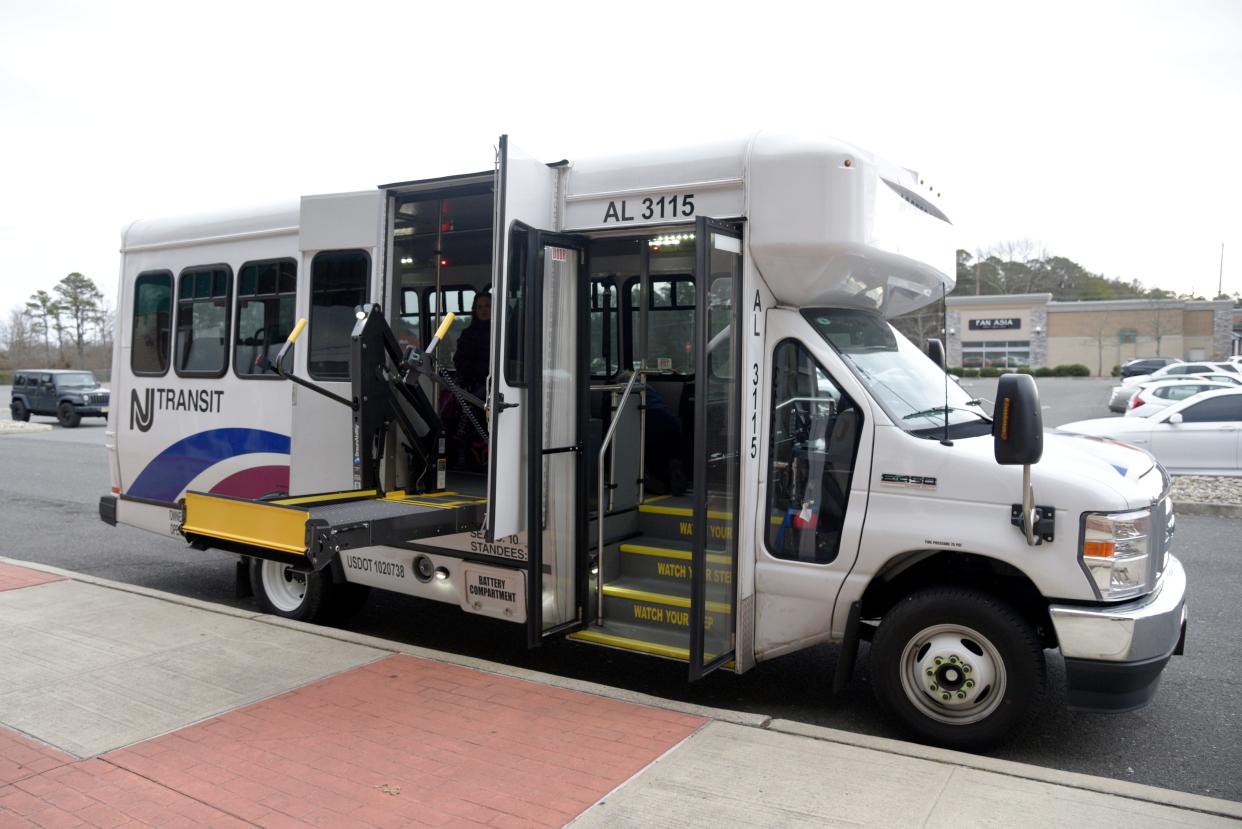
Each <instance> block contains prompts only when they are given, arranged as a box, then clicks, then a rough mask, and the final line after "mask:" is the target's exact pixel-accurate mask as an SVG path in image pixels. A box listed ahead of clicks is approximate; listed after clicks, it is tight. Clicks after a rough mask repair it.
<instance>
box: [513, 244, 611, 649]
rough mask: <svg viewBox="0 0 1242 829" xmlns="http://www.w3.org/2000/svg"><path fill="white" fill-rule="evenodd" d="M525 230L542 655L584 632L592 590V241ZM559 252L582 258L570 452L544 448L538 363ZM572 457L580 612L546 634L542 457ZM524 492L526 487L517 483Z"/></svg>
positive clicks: (529, 539)
mask: <svg viewBox="0 0 1242 829" xmlns="http://www.w3.org/2000/svg"><path fill="white" fill-rule="evenodd" d="M521 228H525V230H526V234H527V250H526V262H525V268H526V285H525V286H524V289H523V296H522V302H523V309H522V311H523V315H524V317H525V319H524V320H523V322H524V325H525V328H524V330H523V332H522V333H523V338H524V342H523V349H522V351H523V354H522V358H523V362H524V366H523V368H524V372H523V373H524V375H525V376H524V377H523V379H524V381H525V383H526V394H525V400H524V401H523V402H524V403H525V405H526V407H527V409H526V434H525V440H526V458H527V462H526V481H525V486H526V644H527V646H528V647H532V648H533V647H538V646H539V645H540V644H541V643H542V642H543V641H544V640H545V639H548V638H550V637H553V636H559V635H562V634H565V633H569V632H571V631H574V630H578V629H579V628H581V627H583V626H584V625H585V624H586V621H587V619H586V616H587V614H586V597H587V590H588V572H587V571H588V551H587V544H588V539H587V534H588V533H587V531H588V526H587V523H588V515H587V504H588V500H587V499H588V490H587V486H588V481H587V477H588V472H589V466H588V464H587V460H588V459H587V456H586V453H587V445H588V435H587V430H588V425H589V414H590V411H589V408H590V407H589V403H590V397H589V394H590V385H591V377H590V348H589V347H586V348H584V347H583V345H584V340H585V343H586V344H587V345H588V346H589V340H590V333H591V332H590V293H589V276H590V268H589V266H588V262H587V256H588V249H589V240H588V239H587V238H586V237H585V236H575V235H569V234H564V233H556V232H553V231H546V230H539V229H537V228H532V227H529V226H527V225H524V224H522V223H521V222H516V221H515V222H514V223H513V227H512V229H521ZM548 246H551V247H560V248H565V249H568V250H573V251H576V252H577V253H578V269H577V270H578V272H577V274H576V277H575V278H576V280H577V283H578V293H577V309H576V311H575V321H576V324H577V326H578V347H577V360H576V373H577V377H576V378H575V383H574V387H575V389H574V397H575V400H576V402H577V405H576V412H575V420H576V429H575V434H576V442H575V443H574V444H573V445H571V446H561V447H552V448H550V449H544V447H543V425H544V424H543V365H542V361H540V362H536V359H537V357H536V355H542V353H543V341H544V314H543V296H544V283H543V267H542V264H543V263H542V255H543V250H544V248H545V247H548ZM501 347H502V354H501V362H500V364H499V365H496V366H495V367H494V368H495V369H496V370H503V368H504V357H505V355H504V354H503V344H502V345H501ZM563 452H573V453H574V456H575V460H574V474H575V478H576V480H575V486H574V507H573V520H574V538H573V542H572V543H573V545H574V573H573V585H574V604H575V606H576V608H577V614H576V616H575V618H574V619H571V620H569V621H567V622H562V623H560V624H557V625H554V626H553V627H551V628H547V629H545V628H544V627H543V524H542V519H543V484H544V480H543V462H542V461H543V456H544V455H549V454H559V453H563ZM519 485H522V484H521V483H520V482H519Z"/></svg>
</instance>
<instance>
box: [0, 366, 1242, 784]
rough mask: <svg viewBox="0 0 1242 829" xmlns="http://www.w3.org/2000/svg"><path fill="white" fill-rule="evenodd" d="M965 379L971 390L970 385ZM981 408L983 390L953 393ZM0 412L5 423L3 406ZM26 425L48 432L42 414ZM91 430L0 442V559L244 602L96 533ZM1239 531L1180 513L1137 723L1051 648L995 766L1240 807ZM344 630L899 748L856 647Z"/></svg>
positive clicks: (227, 583)
mask: <svg viewBox="0 0 1242 829" xmlns="http://www.w3.org/2000/svg"><path fill="white" fill-rule="evenodd" d="M967 384H969V385H967ZM963 385H964V386H966V388H968V389H969V390H971V391H972V393H975V394H977V395H979V396H981V397H989V398H990V397H991V395H992V393H994V390H995V381H994V380H973V381H972V380H968V381H965V383H964V384H963ZM1039 386H1040V390H1041V395H1042V399H1043V405H1044V406H1046V407H1047V408H1046V409H1045V424H1046V425H1048V426H1050V427H1053V426H1056V425H1059V424H1061V423H1065V422H1068V421H1071V420H1077V419H1082V418H1085V417H1105V416H1108V411H1107V408H1106V405H1105V404H1106V397H1107V393H1108V390H1109V389H1110V388H1111V386H1112V382H1111V381H1109V380H1077V379H1075V380H1069V379H1052V380H1040V381H1039ZM0 394H3V395H4V397H3V399H4V400H5V401H6V402H7V399H8V390H7V389H0ZM0 417H5V418H7V409H6V411H5V412H4V414H3V415H0ZM34 420H35V422H41V423H46V424H49V425H52V424H54V421H53V420H52V419H51V418H35V419H34ZM104 431H105V428H104V425H103V423H102V421H98V420H86V421H83V424H82V426H81V427H79V428H77V429H61V428H60V427H59V426H53V428H52V429H51V430H50V431H46V432H40V433H34V434H21V435H7V436H0V503H3V504H4V506H3V508H2V509H0V539H4V541H3V543H2V544H0V554H3V555H6V556H10V557H13V558H17V559H24V560H30V561H38V562H43V563H46V564H51V565H55V566H59V567H64V568H66V569H70V570H75V571H79V572H84V573H90V574H92V575H98V576H101V577H105V578H109V579H113V580H116V581H121V582H127V583H131V584H137V585H142V586H145V587H151V588H155V589H159V590H165V591H169V592H172V593H178V594H181V595H186V596H192V597H194V598H199V599H204V600H207V601H213V602H218V603H222V604H228V605H232V606H238V607H247V608H249V607H252V604H251V600H250V599H248V598H239V597H238V596H237V595H236V591H235V567H234V562H235V559H234V557H232V556H228V555H225V554H222V553H217V552H213V551H208V552H199V551H195V550H192V549H190V548H189V547H187V546H185V545H183V544H179V543H177V542H176V541H172V540H170V539H167V538H162V537H157V536H154V535H151V534H148V533H144V532H142V531H139V530H135V529H132V528H127V527H109V526H106V525H104V524H102V523H100V521H99V518H98V512H97V504H98V500H99V497H100V495H102V494H105V493H106V492H107V490H108V486H109V480H108V467H107V461H106V457H105V452H104V449H103V443H104V440H103V438H104ZM1239 531H1242V522H1237V521H1229V520H1222V519H1212V518H1193V517H1188V516H1187V517H1182V518H1180V519H1179V521H1178V535H1177V541H1176V542H1175V551H1176V553H1177V554H1178V555H1179V556H1180V557H1181V558H1182V559H1183V561H1184V562H1185V564H1186V568H1187V571H1188V575H1189V581H1190V591H1191V623H1190V630H1189V636H1188V642H1187V648H1188V650H1187V654H1186V655H1185V656H1183V657H1179V658H1177V659H1175V660H1174V661H1173V662H1172V663H1171V664H1170V666H1169V668H1168V670H1166V672H1165V674H1164V679H1163V682H1162V686H1161V689H1160V691H1159V692H1158V694H1157V696H1156V699H1155V701H1154V702H1153V703H1152V704H1151V705H1150V706H1148V707H1147V708H1144V709H1142V710H1140V711H1137V712H1132V713H1127V714H1116V715H1099V714H1084V713H1077V712H1072V711H1068V710H1066V709H1065V707H1064V692H1063V690H1062V688H1063V682H1064V668H1063V665H1062V664H1061V662H1060V658H1059V656H1057V655H1056V654H1055V653H1049V655H1048V662H1049V682H1050V692H1049V696H1048V699H1047V700H1046V702H1045V704H1044V707H1043V709H1042V711H1041V713H1040V716H1039V717H1038V718H1037V720H1036V723H1035V726H1034V727H1033V728H1032V729H1031V730H1030V731H1028V732H1027V733H1026V734H1025V735H1023V736H1022V737H1021V738H1020V739H1019V740H1017V741H1016V742H1014V743H1013V744H1012V745H1010V746H1008V747H1006V748H1003V749H1001V750H999V751H997V752H996V756H999V757H1003V758H1006V759H1011V760H1017V761H1022V762H1029V763H1035V764H1038V765H1042V766H1046V767H1050V768H1057V769H1063V770H1068V771H1079V772H1084V773H1088V774H1097V775H1103V776H1107V777H1112V778H1115V779H1118V780H1126V781H1131V782H1139V783H1148V784H1152V785H1157V786H1165V787H1170V788H1174V789H1179V790H1182V791H1187V792H1193V793H1198V794H1207V795H1211V796H1214V797H1224V798H1229V799H1232V800H1237V801H1242V775H1240V774H1238V772H1237V769H1239V768H1242V741H1238V740H1237V739H1236V735H1237V734H1239V733H1242V683H1239V682H1237V680H1236V677H1235V676H1234V675H1233V674H1232V666H1233V665H1236V664H1242V638H1239V637H1238V636H1237V597H1236V593H1235V592H1234V586H1235V585H1238V584H1242V555H1240V554H1239V553H1238V550H1237V545H1236V538H1237V536H1238V534H1239ZM341 627H344V628H347V629H349V630H353V631H357V632H361V633H367V634H371V635H375V636H381V637H384V638H387V639H392V640H399V641H403V642H408V643H411V644H418V645H423V646H427V647H433V648H439V649H443V650H450V651H454V652H458V653H464V654H469V655H472V656H476V657H480V658H484V659H490V660H494V661H498V662H504V663H508V664H514V665H520V666H524V667H530V668H534V669H538V670H543V671H548V672H551V673H556V674H561V675H564V676H571V677H575V678H580V679H586V680H590V681H593V682H599V683H604V684H608V685H613V686H617V687H624V688H629V689H633V690H638V691H643V692H646V693H652V694H657V695H660V696H664V697H668V698H672V699H681V700H687V701H692V702H696V703H701V704H705V705H712V706H718V707H723V708H734V709H739V710H746V711H753V712H760V713H764V714H768V715H770V716H774V717H783V718H787V719H795V720H800V721H804V722H809V723H815V724H819V725H826V726H831V727H835V728H841V729H846V730H850V731H855V732H859V733H867V734H874V735H878V736H885V737H901V736H902V735H901V733H900V732H899V731H897V730H896V729H895V728H893V727H892V726H891V725H890V724H889V723H888V722H887V721H886V720H885V719H884V718H883V716H882V714H881V712H880V711H879V709H878V707H877V706H876V703H875V701H874V698H873V696H872V692H871V688H870V687H869V683H870V677H869V673H868V668H867V649H866V646H864V648H863V652H862V653H861V654H860V658H859V664H858V668H857V670H856V672H855V676H854V681H853V682H852V683H851V685H850V686H849V687H847V688H846V690H845V691H844V692H842V693H841V694H840V695H837V696H833V695H832V694H831V691H830V688H829V685H830V681H831V676H832V670H833V669H834V667H835V665H836V661H837V650H836V648H835V647H833V646H827V645H825V646H820V647H816V648H812V649H810V650H807V651H803V652H800V653H797V654H793V655H790V656H787V657H782V658H780V659H776V660H773V661H771V662H768V663H765V664H763V665H761V666H759V667H758V668H756V669H755V670H753V671H751V672H749V673H747V674H744V675H742V676H731V675H724V674H720V673H717V674H713V675H712V676H710V677H708V678H707V679H706V680H704V681H703V682H700V683H696V684H693V685H691V684H688V683H687V682H686V679H685V668H684V666H683V665H680V664H677V663H672V662H664V661H658V660H652V659H648V658H644V657H637V656H633V655H630V654H626V653H621V652H615V651H608V650H602V649H594V648H589V647H586V646H582V645H576V644H572V643H568V642H559V643H552V644H550V645H549V646H546V647H544V648H542V649H540V650H537V651H527V650H525V649H524V648H523V646H522V643H521V641H520V636H519V633H520V631H519V630H518V628H517V627H516V626H512V625H507V624H505V623H503V622H498V621H493V620H489V619H484V618H480V617H475V616H469V615H464V614H462V613H461V612H460V611H459V610H457V609H456V608H453V607H448V606H445V605H439V604H434V603H429V602H420V601H417V600H414V599H408V598H405V597H402V596H396V595H392V594H377V595H376V596H375V597H374V599H373V600H372V601H371V602H370V603H369V604H368V606H367V607H366V608H364V610H363V611H362V612H361V613H359V614H358V615H357V616H355V617H353V618H352V619H350V620H348V621H347V622H345V623H342V624H341Z"/></svg>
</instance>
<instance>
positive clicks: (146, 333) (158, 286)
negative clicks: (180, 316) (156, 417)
mask: <svg viewBox="0 0 1242 829" xmlns="http://www.w3.org/2000/svg"><path fill="white" fill-rule="evenodd" d="M172 284H173V278H172V274H171V273H170V272H169V271H152V272H148V273H142V274H139V275H138V278H137V279H136V280H134V317H133V323H132V326H131V327H132V335H133V336H132V339H131V340H130V346H131V350H130V363H129V366H130V369H131V370H132V371H133V372H134V374H137V375H143V376H147V377H162V376H164V375H165V374H167V373H168V352H169V348H168V346H169V341H170V340H171V338H172V337H171V335H172Z"/></svg>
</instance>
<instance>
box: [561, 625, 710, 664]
mask: <svg viewBox="0 0 1242 829" xmlns="http://www.w3.org/2000/svg"><path fill="white" fill-rule="evenodd" d="M567 638H568V639H571V640H573V641H575V642H584V643H587V644H590V645H598V646H601V647H605V648H612V649H614V650H621V651H629V652H631V653H641V654H646V655H647V656H658V657H662V658H664V659H672V660H676V661H678V662H689V661H690V646H689V636H688V632H687V631H684V630H678V631H671V630H664V631H661V630H655V629H652V628H649V627H645V626H643V625H631V624H627V623H625V622H618V621H615V620H614V621H608V622H605V623H604V624H602V625H592V626H591V627H588V628H585V629H583V630H578V631H574V632H573V633H571V634H569V636H568V637H567ZM711 658H712V655H711V654H708V659H709V660H710V659H711ZM724 667H725V669H726V670H729V671H732V670H734V663H733V660H729V661H728V662H726V663H725V666H724Z"/></svg>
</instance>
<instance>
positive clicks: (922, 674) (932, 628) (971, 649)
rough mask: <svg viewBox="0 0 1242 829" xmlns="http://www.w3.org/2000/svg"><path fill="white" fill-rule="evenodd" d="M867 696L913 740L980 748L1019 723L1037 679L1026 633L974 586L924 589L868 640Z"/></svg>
mask: <svg viewBox="0 0 1242 829" xmlns="http://www.w3.org/2000/svg"><path fill="white" fill-rule="evenodd" d="M871 675H872V682H873V683H874V686H875V694H876V698H877V699H878V700H879V703H880V705H881V707H882V708H884V709H885V710H886V711H887V712H888V713H889V715H890V716H892V717H893V718H894V719H896V720H898V721H899V722H901V723H902V725H904V726H905V727H906V728H907V729H909V730H910V731H912V732H913V733H914V734H915V735H916V736H917V738H918V739H920V740H923V741H926V742H929V743H935V744H937V745H942V746H946V747H949V748H959V749H966V750H980V749H985V748H988V747H990V746H994V745H996V744H997V743H1000V742H1002V741H1004V740H1006V739H1008V738H1010V737H1012V736H1014V735H1016V734H1017V733H1018V732H1019V731H1021V730H1022V729H1023V728H1025V727H1026V725H1027V724H1028V723H1029V722H1030V720H1031V719H1032V718H1033V717H1034V716H1035V715H1036V713H1038V711H1039V707H1040V705H1041V703H1042V702H1043V698H1044V690H1045V687H1046V684H1047V670H1046V666H1045V664H1044V651H1043V648H1042V647H1041V646H1040V642H1039V637H1038V636H1037V634H1036V632H1035V629H1034V628H1033V627H1032V626H1031V624H1030V623H1029V622H1027V621H1026V620H1025V619H1024V618H1023V617H1022V616H1021V614H1019V613H1018V611H1016V610H1015V609H1014V608H1013V607H1012V606H1010V605H1009V604H1007V603H1006V602H1004V601H1001V600H1000V599H997V598H995V597H994V596H991V595H989V594H987V593H984V592H982V591H978V590H971V589H966V588H934V589H928V590H923V591H919V592H917V593H914V594H912V595H910V596H907V597H906V598H904V599H902V600H901V601H900V602H898V603H897V604H896V605H894V606H893V608H892V609H890V610H889V612H888V613H887V614H886V615H885V616H884V618H883V620H882V621H881V622H880V627H879V629H878V630H877V631H876V634H875V638H874V640H873V641H872V646H871Z"/></svg>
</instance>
